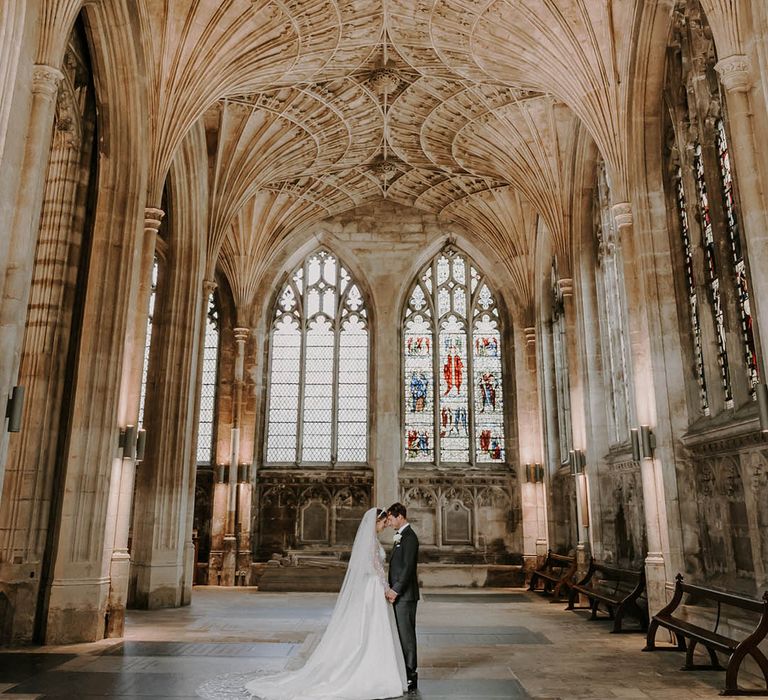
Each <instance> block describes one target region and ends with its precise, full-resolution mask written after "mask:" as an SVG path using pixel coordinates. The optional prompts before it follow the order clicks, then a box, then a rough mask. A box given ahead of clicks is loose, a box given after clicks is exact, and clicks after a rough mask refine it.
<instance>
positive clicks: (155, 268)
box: [139, 256, 160, 427]
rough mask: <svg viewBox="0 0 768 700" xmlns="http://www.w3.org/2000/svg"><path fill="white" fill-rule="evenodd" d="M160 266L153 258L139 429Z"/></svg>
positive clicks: (142, 414) (145, 389)
mask: <svg viewBox="0 0 768 700" xmlns="http://www.w3.org/2000/svg"><path fill="white" fill-rule="evenodd" d="M159 271H160V264H159V262H158V260H157V256H155V260H154V262H153V263H152V283H151V287H150V292H149V309H148V311H147V334H146V335H145V336H144V362H143V363H142V367H141V392H140V394H139V427H141V426H143V425H144V404H145V402H146V399H147V379H148V377H149V351H150V349H151V347H152V328H153V326H154V323H155V302H156V300H157V278H158V275H159Z"/></svg>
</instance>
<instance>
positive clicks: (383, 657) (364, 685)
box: [245, 508, 407, 700]
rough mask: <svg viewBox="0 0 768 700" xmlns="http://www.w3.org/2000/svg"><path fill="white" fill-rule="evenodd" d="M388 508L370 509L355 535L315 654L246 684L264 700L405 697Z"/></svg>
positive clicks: (346, 699) (249, 689) (344, 699)
mask: <svg viewBox="0 0 768 700" xmlns="http://www.w3.org/2000/svg"><path fill="white" fill-rule="evenodd" d="M386 524H387V512H386V511H384V510H380V509H376V508H371V509H370V510H369V511H367V512H366V514H365V515H364V516H363V519H362V521H361V523H360V526H359V527H358V529H357V535H355V543H354V545H353V546H352V554H351V556H350V558H349V565H348V567H347V574H346V576H345V577H344V583H343V584H342V586H341V592H340V593H339V597H338V599H337V600H336V606H335V607H334V609H333V614H332V615H331V620H330V622H329V623H328V627H327V628H326V630H325V633H324V634H323V637H322V639H321V640H320V642H319V643H318V645H317V647H316V648H315V650H314V651H313V652H312V654H311V656H310V657H309V658H308V659H307V661H306V663H305V664H304V666H303V667H302V668H300V669H298V670H296V671H291V672H287V673H281V674H278V675H276V676H264V677H260V678H256V679H255V680H253V681H252V682H250V683H248V684H247V685H246V686H245V689H246V690H247V691H248V692H249V693H251V696H252V697H255V698H260V699H261V700H309V699H310V698H311V699H312V700H314V699H315V698H318V699H319V698H322V700H374V699H377V698H391V697H400V696H401V695H402V694H403V693H404V692H405V691H406V687H407V683H406V677H405V662H404V661H403V652H402V649H401V647H400V642H399V641H398V639H399V638H398V634H397V626H396V624H395V615H394V612H393V610H392V606H391V605H390V604H389V603H388V602H387V600H386V598H385V594H386V593H387V591H388V590H389V585H388V584H387V577H386V574H385V573H384V549H383V548H382V546H381V545H380V544H379V541H378V538H377V537H376V535H377V533H379V532H381V531H382V530H383V529H384V528H385V527H386Z"/></svg>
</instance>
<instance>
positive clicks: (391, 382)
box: [370, 276, 403, 508]
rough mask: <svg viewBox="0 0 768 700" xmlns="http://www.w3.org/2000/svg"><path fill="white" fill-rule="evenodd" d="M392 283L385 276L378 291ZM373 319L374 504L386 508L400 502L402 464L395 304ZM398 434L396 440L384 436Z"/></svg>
mask: <svg viewBox="0 0 768 700" xmlns="http://www.w3.org/2000/svg"><path fill="white" fill-rule="evenodd" d="M394 283H395V280H393V279H392V278H390V277H389V276H387V277H386V278H385V279H382V283H381V284H382V286H381V287H380V288H382V289H386V290H387V292H385V293H389V291H390V290H391V289H393V288H395V287H393V286H385V285H392V284H394ZM377 311H378V313H377V314H376V315H375V316H374V319H373V320H374V322H375V324H376V328H375V335H374V336H373V337H374V338H375V342H374V343H372V344H371V352H372V353H373V363H372V367H374V368H375V369H374V371H373V373H372V374H371V379H370V382H371V393H372V396H374V397H375V401H374V404H373V412H372V416H371V418H372V420H371V432H372V434H371V440H370V445H371V463H372V464H373V465H374V469H375V473H374V492H373V505H375V506H378V507H380V508H388V507H389V506H391V505H392V504H393V503H395V502H396V501H399V500H400V466H401V465H402V463H403V446H402V437H401V436H402V434H403V426H402V422H401V420H402V419H401V416H402V407H401V405H400V400H401V396H402V389H401V388H400V376H401V375H402V369H401V359H400V358H401V352H402V350H401V348H400V336H399V332H398V329H399V328H400V319H399V310H398V309H397V308H395V305H394V304H381V306H380V308H378V309H377ZM392 435H397V436H398V439H396V440H392V439H386V438H385V436H392Z"/></svg>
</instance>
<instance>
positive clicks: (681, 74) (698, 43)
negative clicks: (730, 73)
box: [665, 0, 758, 415]
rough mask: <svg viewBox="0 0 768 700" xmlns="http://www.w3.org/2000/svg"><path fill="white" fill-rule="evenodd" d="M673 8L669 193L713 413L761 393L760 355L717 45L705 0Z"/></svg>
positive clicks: (702, 389)
mask: <svg viewBox="0 0 768 700" xmlns="http://www.w3.org/2000/svg"><path fill="white" fill-rule="evenodd" d="M675 12H676V22H675V28H676V31H675V32H674V35H673V42H672V45H671V47H670V52H669V54H668V55H669V60H668V69H667V84H666V88H665V97H666V101H667V107H668V114H667V117H668V127H667V130H668V133H669V138H668V150H667V154H666V155H667V168H666V170H667V174H668V196H669V198H670V200H671V201H670V204H671V205H672V206H674V207H675V209H676V214H677V215H676V217H675V224H676V227H677V229H678V232H677V234H678V235H677V238H678V241H676V242H675V243H676V245H675V247H676V249H677V254H678V258H679V259H682V267H683V268H684V269H683V271H682V274H681V275H680V279H681V283H680V284H678V288H679V291H680V293H684V294H685V296H686V302H687V303H686V306H687V307H688V311H687V313H686V317H687V318H686V319H685V320H686V322H687V325H689V326H690V328H691V330H692V331H693V332H692V333H691V334H690V337H691V345H692V347H691V360H692V361H691V366H692V368H693V371H694V373H695V377H696V380H697V383H698V387H697V389H698V391H697V393H698V397H699V406H698V409H699V410H700V412H701V413H702V414H704V415H709V413H710V411H711V410H712V407H713V406H714V409H713V410H714V412H715V413H717V411H718V410H720V409H721V408H731V407H733V406H734V404H736V405H738V404H740V403H743V402H744V401H745V400H749V398H750V397H751V398H753V399H754V398H755V386H756V384H757V383H758V370H757V357H756V352H755V338H754V332H753V328H752V313H751V308H750V292H749V281H748V275H747V266H746V261H745V259H744V252H743V246H742V242H741V234H740V230H739V214H738V206H737V203H736V202H737V198H736V193H735V183H734V179H733V174H732V170H731V161H730V155H729V150H728V136H727V124H726V121H725V119H724V106H723V99H722V95H721V94H720V88H719V81H718V79H717V74H716V72H715V68H714V66H715V64H716V63H717V55H716V51H715V45H714V42H713V40H712V35H711V32H710V29H709V27H708V24H707V20H706V17H705V16H704V12H703V10H702V7H701V3H700V1H699V0H679V1H678V4H677V7H676V10H675ZM698 251H701V253H702V254H701V255H698V254H697V253H698ZM683 290H684V291H683ZM710 319H711V320H710ZM702 321H705V322H706V323H702ZM709 348H712V349H713V350H715V351H716V352H711V351H710V350H709ZM718 384H719V387H720V392H719V393H718V390H717V388H716V387H718Z"/></svg>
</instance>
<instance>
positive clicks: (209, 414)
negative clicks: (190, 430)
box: [197, 294, 219, 464]
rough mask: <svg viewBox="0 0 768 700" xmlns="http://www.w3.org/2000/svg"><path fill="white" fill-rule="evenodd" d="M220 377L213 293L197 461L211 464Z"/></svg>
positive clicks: (201, 389) (217, 330)
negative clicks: (217, 389) (217, 388)
mask: <svg viewBox="0 0 768 700" xmlns="http://www.w3.org/2000/svg"><path fill="white" fill-rule="evenodd" d="M218 377H219V312H218V309H217V308H216V302H215V300H214V296H213V294H211V295H210V296H209V297H208V313H207V315H206V318H205V345H204V346H203V375H202V377H201V380H200V415H199V417H198V428H197V463H198V464H210V463H211V459H212V457H213V420H214V417H215V415H216V387H217V384H218Z"/></svg>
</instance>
